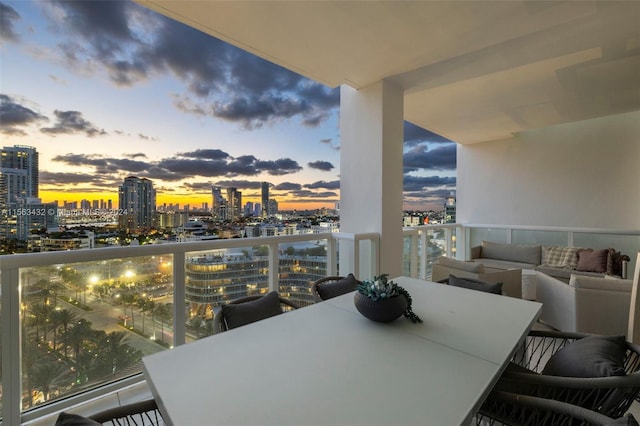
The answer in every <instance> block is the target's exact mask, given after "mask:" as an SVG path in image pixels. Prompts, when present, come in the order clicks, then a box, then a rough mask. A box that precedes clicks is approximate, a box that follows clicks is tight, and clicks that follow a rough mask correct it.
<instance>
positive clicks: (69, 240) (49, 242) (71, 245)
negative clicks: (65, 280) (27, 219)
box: [29, 230, 95, 251]
mask: <svg viewBox="0 0 640 426" xmlns="http://www.w3.org/2000/svg"><path fill="white" fill-rule="evenodd" d="M94 247H95V234H94V233H93V232H91V231H87V230H82V231H62V232H50V233H48V234H46V235H32V236H30V237H29V251H66V250H81V249H92V248H94Z"/></svg>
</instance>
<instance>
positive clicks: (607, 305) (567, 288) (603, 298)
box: [536, 272, 633, 336]
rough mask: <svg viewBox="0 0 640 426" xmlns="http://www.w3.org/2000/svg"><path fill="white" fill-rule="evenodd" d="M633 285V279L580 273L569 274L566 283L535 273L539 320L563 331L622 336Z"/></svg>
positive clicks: (626, 322)
mask: <svg viewBox="0 0 640 426" xmlns="http://www.w3.org/2000/svg"><path fill="white" fill-rule="evenodd" d="M632 287H633V281H632V280H623V279H616V278H595V277H585V276H581V275H572V276H571V278H570V280H569V283H568V284H567V283H565V282H564V281H562V280H559V279H557V278H554V277H550V276H549V275H547V274H544V273H542V272H537V284H536V299H537V301H538V302H541V303H542V314H541V315H540V320H541V321H542V322H544V323H546V324H548V325H550V326H552V327H554V328H556V329H558V330H562V331H570V332H579V333H594V334H605V335H606V334H608V335H621V336H624V335H626V333H627V327H628V323H629V307H630V302H631V290H632Z"/></svg>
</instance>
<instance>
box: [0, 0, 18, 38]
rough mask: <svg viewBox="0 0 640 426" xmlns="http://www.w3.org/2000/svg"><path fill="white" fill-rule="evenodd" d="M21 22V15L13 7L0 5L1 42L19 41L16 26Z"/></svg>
mask: <svg viewBox="0 0 640 426" xmlns="http://www.w3.org/2000/svg"><path fill="white" fill-rule="evenodd" d="M19 20H20V14H19V13H18V12H17V11H16V10H15V9H14V8H12V7H11V6H9V5H6V4H4V3H0V40H7V41H18V39H19V37H18V34H17V33H16V30H15V28H14V24H15V23H16V22H17V21H19Z"/></svg>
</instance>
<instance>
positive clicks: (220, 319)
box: [213, 295, 300, 333]
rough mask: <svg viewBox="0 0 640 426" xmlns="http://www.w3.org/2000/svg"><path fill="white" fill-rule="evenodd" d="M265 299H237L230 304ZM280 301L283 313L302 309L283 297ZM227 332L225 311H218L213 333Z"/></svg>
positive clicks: (214, 319) (248, 297) (258, 297)
mask: <svg viewBox="0 0 640 426" xmlns="http://www.w3.org/2000/svg"><path fill="white" fill-rule="evenodd" d="M263 297H264V296H263V295H260V296H246V297H241V298H240V299H236V300H233V301H231V302H229V305H239V304H242V303H246V302H251V301H254V300H258V299H262V298H263ZM278 300H279V301H280V306H281V309H282V311H283V312H284V311H288V310H292V309H298V308H300V307H299V306H298V305H297V304H295V303H293V302H292V301H290V300H287V299H285V298H283V297H280V296H278ZM227 330H228V327H227V323H226V321H225V318H224V310H223V309H220V311H218V313H216V315H215V317H214V318H213V331H214V333H221V332H223V331H227Z"/></svg>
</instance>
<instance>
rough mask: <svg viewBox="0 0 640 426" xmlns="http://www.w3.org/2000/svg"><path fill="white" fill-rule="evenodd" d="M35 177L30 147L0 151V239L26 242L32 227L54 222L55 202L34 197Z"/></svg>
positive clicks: (35, 153) (33, 151) (35, 159)
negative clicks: (47, 201)
mask: <svg viewBox="0 0 640 426" xmlns="http://www.w3.org/2000/svg"><path fill="white" fill-rule="evenodd" d="M39 179H40V178H39V156H38V151H37V150H36V149H35V148H34V147H31V146H24V145H14V146H13V147H4V148H2V150H0V238H5V239H16V240H20V241H27V239H28V237H29V235H30V233H31V231H32V230H34V229H42V228H45V229H48V228H52V227H55V226H56V225H57V213H58V211H57V205H56V204H55V203H43V202H42V201H41V200H40V198H38V190H39V183H40V180H39Z"/></svg>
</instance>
